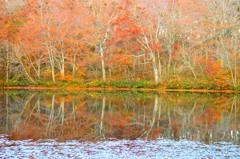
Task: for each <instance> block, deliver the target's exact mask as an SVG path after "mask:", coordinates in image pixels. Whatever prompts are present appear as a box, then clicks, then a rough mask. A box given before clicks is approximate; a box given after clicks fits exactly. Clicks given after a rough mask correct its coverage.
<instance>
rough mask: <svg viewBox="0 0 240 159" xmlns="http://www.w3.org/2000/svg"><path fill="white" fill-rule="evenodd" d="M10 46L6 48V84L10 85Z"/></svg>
mask: <svg viewBox="0 0 240 159" xmlns="http://www.w3.org/2000/svg"><path fill="white" fill-rule="evenodd" d="M9 51H10V49H9V45H8V44H7V46H6V52H7V61H6V83H8V80H9V62H10V60H9V59H10V58H9Z"/></svg>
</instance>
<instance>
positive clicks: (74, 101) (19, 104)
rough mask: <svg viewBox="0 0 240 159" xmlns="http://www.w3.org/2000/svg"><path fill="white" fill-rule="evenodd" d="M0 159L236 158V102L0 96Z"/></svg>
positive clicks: (200, 96) (233, 98)
mask: <svg viewBox="0 0 240 159" xmlns="http://www.w3.org/2000/svg"><path fill="white" fill-rule="evenodd" d="M0 134H1V135H0V158H11V157H12V158H13V157H15V158H240V140H239V137H240V96H239V95H238V94H222V93H214V94H213V93H179V92H175V93H163V94H158V93H153V92H73V93H67V92H61V91H58V92H53V91H24V90H18V91H14V90H11V91H9V90H8V91H2V92H1V93H0Z"/></svg>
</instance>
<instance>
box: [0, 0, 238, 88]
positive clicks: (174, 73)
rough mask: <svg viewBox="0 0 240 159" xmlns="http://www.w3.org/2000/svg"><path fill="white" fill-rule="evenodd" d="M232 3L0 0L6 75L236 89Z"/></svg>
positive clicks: (0, 57)
mask: <svg viewBox="0 0 240 159" xmlns="http://www.w3.org/2000/svg"><path fill="white" fill-rule="evenodd" d="M239 36H240V1H238V0H191V1H189V0H151V1H149V0H120V1H117V0H100V1H99V0H70V1H67V0H63V1H60V0H38V1H36V0H1V1H0V53H1V54H0V68H1V74H2V75H4V79H5V82H6V83H7V82H8V81H9V79H15V80H29V81H31V82H32V83H36V82H37V81H39V80H41V81H49V80H52V81H53V82H55V81H57V80H83V79H84V80H86V79H87V80H88V79H89V80H93V79H97V80H101V81H103V82H107V81H109V80H112V79H118V80H129V81H136V80H147V81H154V82H155V83H156V84H157V83H166V82H169V81H174V80H186V79H189V80H195V81H204V80H205V81H214V83H215V84H216V85H219V86H221V87H225V86H231V87H238V86H239V84H240V83H239V82H240V81H239V78H240V74H239V71H240V38H239Z"/></svg>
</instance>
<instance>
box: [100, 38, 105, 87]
mask: <svg viewBox="0 0 240 159" xmlns="http://www.w3.org/2000/svg"><path fill="white" fill-rule="evenodd" d="M99 47H100V48H99V49H100V57H101V66H102V78H103V82H104V83H105V82H106V69H105V61H104V51H103V45H102V43H100V45H99Z"/></svg>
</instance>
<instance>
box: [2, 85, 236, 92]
mask: <svg viewBox="0 0 240 159" xmlns="http://www.w3.org/2000/svg"><path fill="white" fill-rule="evenodd" d="M2 89H3V90H52V91H55V90H66V91H150V92H192V93H195V92H198V93H239V92H240V91H237V90H230V89H227V90H208V89H168V88H160V89H158V88H101V87H90V88H81V87H75V88H72V87H65V88H60V87H42V86H3V87H2Z"/></svg>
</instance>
